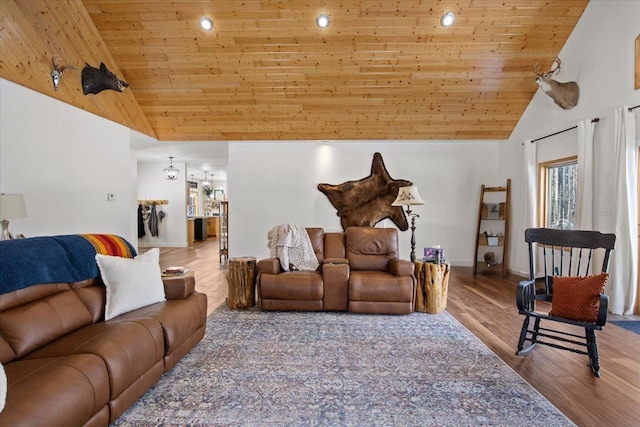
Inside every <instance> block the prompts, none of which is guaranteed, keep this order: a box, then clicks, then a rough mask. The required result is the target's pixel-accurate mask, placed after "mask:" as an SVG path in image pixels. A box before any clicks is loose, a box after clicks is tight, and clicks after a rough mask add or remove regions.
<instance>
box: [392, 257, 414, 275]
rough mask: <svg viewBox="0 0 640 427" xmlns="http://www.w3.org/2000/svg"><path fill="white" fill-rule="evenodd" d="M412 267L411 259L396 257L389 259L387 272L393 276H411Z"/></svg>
mask: <svg viewBox="0 0 640 427" xmlns="http://www.w3.org/2000/svg"><path fill="white" fill-rule="evenodd" d="M414 269H415V266H414V265H413V263H412V262H411V261H407V260H404V259H398V258H395V259H392V260H391V261H389V273H391V274H393V275H394V276H413V272H414Z"/></svg>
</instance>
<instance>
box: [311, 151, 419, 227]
mask: <svg viewBox="0 0 640 427" xmlns="http://www.w3.org/2000/svg"><path fill="white" fill-rule="evenodd" d="M409 185H413V183H412V182H411V181H406V180H403V179H393V178H391V176H389V172H387V169H386V168H385V166H384V162H383V161H382V155H381V154H380V153H375V154H374V155H373V163H372V164H371V175H369V176H368V177H366V178H363V179H361V180H359V181H347V182H345V183H342V184H338V185H331V184H318V190H320V191H321V192H322V193H324V194H325V195H326V196H327V198H328V199H329V201H330V202H331V204H332V205H333V206H334V207H335V208H336V209H337V210H338V212H337V215H338V216H339V217H340V223H341V225H342V229H343V230H346V229H347V228H349V227H351V226H364V227H373V226H374V225H376V224H377V223H378V222H380V221H382V220H383V219H386V218H389V219H391V221H393V223H394V224H395V225H396V226H398V228H399V229H400V230H402V231H405V230H407V229H408V228H409V224H408V223H407V218H406V217H405V214H404V211H403V210H402V207H401V206H391V203H393V201H394V200H395V199H396V196H397V195H398V190H399V188H400V187H406V186H409Z"/></svg>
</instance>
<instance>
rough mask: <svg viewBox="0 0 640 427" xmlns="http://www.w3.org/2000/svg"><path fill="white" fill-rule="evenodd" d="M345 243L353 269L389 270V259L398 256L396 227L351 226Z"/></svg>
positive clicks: (347, 231)
mask: <svg viewBox="0 0 640 427" xmlns="http://www.w3.org/2000/svg"><path fill="white" fill-rule="evenodd" d="M345 245H346V257H347V259H348V260H349V266H350V267H351V271H357V270H377V271H387V270H388V264H389V261H390V260H391V259H394V258H398V232H397V230H396V229H395V228H371V227H349V228H347V230H346V231H345Z"/></svg>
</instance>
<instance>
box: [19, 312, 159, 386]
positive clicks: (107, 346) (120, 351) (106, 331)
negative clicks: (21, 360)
mask: <svg viewBox="0 0 640 427" xmlns="http://www.w3.org/2000/svg"><path fill="white" fill-rule="evenodd" d="M82 353H88V354H95V355H97V356H99V357H101V358H102V359H103V360H104V361H105V363H106V364H107V367H108V370H109V374H110V378H111V398H114V397H116V396H118V395H119V394H120V393H122V392H123V391H124V390H125V389H126V388H127V387H128V386H129V385H131V384H132V383H133V382H134V381H135V380H137V379H138V378H139V377H141V376H142V375H143V374H145V373H146V372H147V371H149V370H150V369H151V368H152V367H153V366H154V365H155V364H156V363H158V361H161V360H162V358H163V356H164V338H163V331H162V326H161V325H160V323H159V322H158V321H157V320H155V319H151V318H138V319H135V320H120V319H114V320H111V321H107V322H99V323H95V324H93V325H89V326H85V327H84V328H82V329H79V330H77V331H75V332H72V333H70V334H68V335H66V336H64V337H62V338H60V339H58V340H56V341H54V342H52V343H50V344H48V345H46V346H44V347H42V348H40V349H38V350H36V351H34V352H33V353H31V354H29V355H28V356H26V359H38V358H43V357H58V356H64V355H68V354H82Z"/></svg>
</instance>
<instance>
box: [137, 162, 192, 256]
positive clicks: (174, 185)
mask: <svg viewBox="0 0 640 427" xmlns="http://www.w3.org/2000/svg"><path fill="white" fill-rule="evenodd" d="M173 165H174V166H175V167H176V168H178V169H179V170H181V171H183V170H186V164H185V163H181V162H173ZM166 167H167V164H166V162H164V163H154V162H146V163H139V164H138V185H137V197H138V199H139V200H167V201H168V202H169V203H168V204H166V205H164V206H160V205H158V206H156V212H157V213H159V212H160V210H162V211H164V213H165V214H166V215H165V217H164V219H163V220H162V222H159V223H158V236H157V237H154V236H151V233H150V232H149V227H148V224H147V223H145V233H146V234H145V236H144V237H142V238H141V239H137V234H136V240H137V241H138V244H139V245H140V247H186V246H187V183H186V178H185V176H184V174H183V173H180V174H179V175H178V179H177V180H175V181H170V180H167V179H165V178H164V174H163V172H162V170H163V169H164V168H166ZM136 209H137V206H136ZM136 233H137V227H136Z"/></svg>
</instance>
